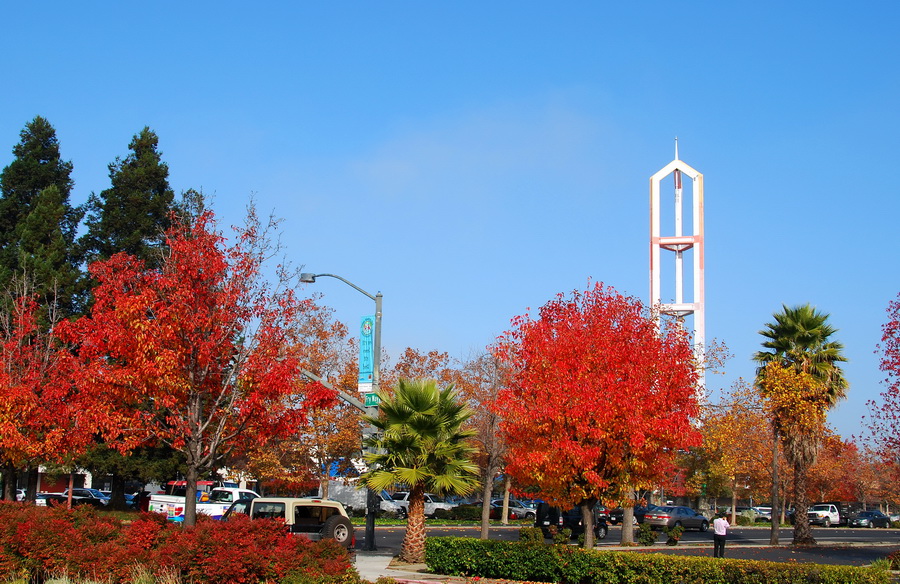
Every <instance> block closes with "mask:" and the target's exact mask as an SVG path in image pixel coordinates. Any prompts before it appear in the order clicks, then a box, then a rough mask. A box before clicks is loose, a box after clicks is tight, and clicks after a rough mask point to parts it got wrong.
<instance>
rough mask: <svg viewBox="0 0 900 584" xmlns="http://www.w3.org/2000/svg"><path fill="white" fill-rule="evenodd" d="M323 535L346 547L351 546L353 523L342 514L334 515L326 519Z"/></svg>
mask: <svg viewBox="0 0 900 584" xmlns="http://www.w3.org/2000/svg"><path fill="white" fill-rule="evenodd" d="M322 537H323V538H328V539H333V540H334V541H336V542H338V543H339V544H341V545H342V546H344V547H345V548H349V547H350V544H351V543H352V542H353V524H352V523H350V520H349V519H347V518H346V517H344V516H342V515H332V516H331V517H329V518H328V519H326V520H325V525H324V526H323V527H322Z"/></svg>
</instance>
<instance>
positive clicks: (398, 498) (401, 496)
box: [394, 493, 406, 501]
mask: <svg viewBox="0 0 900 584" xmlns="http://www.w3.org/2000/svg"><path fill="white" fill-rule="evenodd" d="M405 500H406V493H394V501H405Z"/></svg>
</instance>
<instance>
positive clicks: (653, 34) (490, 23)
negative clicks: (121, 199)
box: [0, 1, 900, 435]
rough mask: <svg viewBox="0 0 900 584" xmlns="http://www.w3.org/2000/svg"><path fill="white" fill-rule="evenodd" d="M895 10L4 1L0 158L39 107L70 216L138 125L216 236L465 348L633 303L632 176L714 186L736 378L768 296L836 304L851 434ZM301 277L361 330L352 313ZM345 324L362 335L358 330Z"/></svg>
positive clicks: (396, 342) (392, 333)
mask: <svg viewBox="0 0 900 584" xmlns="http://www.w3.org/2000/svg"><path fill="white" fill-rule="evenodd" d="M898 22H900V4H898V3H896V2H884V1H880V2H867V1H863V2H858V3H855V4H852V5H848V4H847V3H838V2H832V1H824V2H823V1H819V2H805V1H804V2H771V1H763V2H754V3H741V4H735V3H728V2H724V3H723V2H617V3H610V2H568V3H543V2H542V3H537V2H523V1H516V2H444V3H437V2H353V3H350V2H344V3H339V2H334V3H311V2H309V3H304V2H280V3H270V2H263V3H257V4H253V5H250V4H247V3H245V2H241V3H236V2H222V1H220V2H215V3H213V2H167V1H161V2H151V3H142V4H135V3H130V2H84V3H71V2H43V3H39V4H35V3H28V2H16V3H7V5H6V6H5V7H4V11H3V18H2V21H0V52H2V54H3V56H4V59H3V62H4V67H3V69H4V75H3V92H2V98H0V166H5V165H6V164H8V163H9V161H10V160H11V159H12V154H11V150H12V147H13V145H14V144H15V143H16V142H17V141H18V134H19V131H20V130H21V129H22V128H23V126H24V125H25V123H26V122H28V121H29V120H31V119H32V118H33V117H34V116H35V115H41V116H44V117H46V118H48V119H49V120H50V122H51V123H52V124H53V125H54V126H55V127H56V130H57V135H58V137H59V140H60V144H61V149H62V154H63V157H64V158H65V159H67V160H71V161H72V162H73V163H74V165H75V172H74V179H75V182H76V184H75V190H74V194H73V202H74V203H76V204H77V203H81V202H83V201H84V200H86V198H87V196H88V195H89V194H90V193H91V192H99V191H101V190H102V189H104V188H106V187H107V186H108V184H109V180H108V176H107V165H108V164H109V163H110V162H112V161H113V160H114V159H115V158H116V157H117V156H123V157H124V156H125V155H126V154H127V153H128V151H127V145H128V142H129V141H130V139H131V137H132V135H134V134H135V133H136V132H138V131H139V130H140V129H141V128H142V127H143V126H144V125H149V126H150V127H151V128H152V129H153V130H155V131H156V132H157V133H158V135H159V137H160V149H161V151H162V152H163V157H164V159H165V161H166V162H167V163H168V164H169V167H170V169H171V174H170V180H171V183H172V186H173V188H174V189H175V190H176V191H178V192H180V191H182V190H184V189H187V188H190V187H193V188H202V189H203V191H204V192H205V193H206V194H208V195H212V196H213V197H214V202H213V207H214V209H215V210H216V211H217V213H218V214H219V216H220V217H221V218H222V220H223V221H224V222H225V224H231V223H235V222H238V221H239V220H240V218H241V216H242V214H243V209H244V207H245V205H246V203H247V201H248V199H249V197H250V196H251V194H255V197H256V200H257V203H258V206H259V208H260V209H261V210H262V211H264V212H268V211H274V212H275V214H277V215H279V216H281V217H283V218H284V220H285V230H286V231H285V239H284V242H285V244H286V245H287V247H288V251H289V253H290V257H291V258H292V260H293V261H294V262H295V263H296V264H298V265H305V267H306V269H308V270H309V271H314V272H332V273H336V274H340V275H342V276H344V277H346V278H348V279H350V280H352V281H353V282H355V283H357V284H358V285H359V286H361V287H362V288H364V289H366V290H368V291H370V292H376V291H379V290H380V291H381V292H383V293H384V337H385V346H386V348H387V350H388V351H389V353H391V354H392V355H395V356H396V355H397V354H398V353H399V352H400V351H401V350H402V349H403V348H404V347H406V346H412V347H416V348H419V349H421V350H425V351H427V350H431V349H438V350H441V351H447V352H449V353H450V354H451V355H452V356H454V357H465V356H467V355H469V354H470V353H471V352H472V351H477V350H480V349H482V348H483V347H484V346H485V345H486V344H488V343H490V342H491V341H492V340H493V339H494V338H495V337H496V336H497V335H499V334H501V333H502V332H503V331H504V330H506V329H507V328H508V325H509V320H510V318H511V317H513V316H515V315H518V314H521V313H523V312H525V311H526V310H527V309H528V308H529V307H530V308H532V309H536V308H537V307H539V306H540V305H541V304H543V303H544V302H546V301H547V300H549V299H550V298H552V297H553V296H554V295H555V294H556V293H559V292H570V291H572V290H574V289H584V287H585V286H586V285H587V283H588V280H589V279H593V280H599V281H603V282H605V283H607V284H609V285H612V286H614V287H615V288H616V289H618V290H619V291H621V292H625V293H628V294H631V295H635V296H638V297H640V298H641V299H643V300H646V299H647V297H648V293H649V291H648V178H649V177H650V175H652V174H653V173H654V172H656V171H657V170H658V169H660V168H661V167H662V166H664V165H665V164H666V163H668V162H669V161H670V160H671V159H672V158H673V139H674V137H675V136H678V137H679V139H680V154H681V158H682V159H683V160H685V161H686V162H688V163H689V164H690V165H692V166H693V167H694V168H696V169H697V170H699V171H700V172H702V173H704V175H705V179H706V226H707V258H706V276H707V279H706V285H707V299H708V308H707V334H708V336H709V337H714V338H717V339H719V340H721V341H723V342H725V343H726V344H727V345H728V347H729V348H730V350H731V352H732V353H733V354H734V358H733V359H731V361H729V362H728V364H727V371H726V374H725V375H724V376H713V377H710V378H709V384H710V385H711V386H713V387H716V386H727V385H730V383H731V381H732V380H734V379H736V378H737V377H740V376H744V377H750V376H752V375H753V371H754V365H753V363H752V362H751V361H750V355H751V354H752V353H753V352H754V351H755V350H757V349H758V347H759V341H760V338H759V336H758V335H757V331H758V330H759V329H760V328H762V326H763V324H764V323H765V322H767V321H768V320H769V318H770V316H771V314H772V313H773V312H774V311H776V310H778V309H779V308H780V307H781V304H782V303H787V304H798V303H805V302H810V303H812V304H814V305H816V306H817V307H818V308H819V309H821V310H824V311H826V312H829V313H831V315H832V319H833V324H834V325H835V326H837V327H838V328H839V329H840V332H839V333H838V335H837V337H838V340H840V341H842V342H843V343H844V344H845V345H846V353H847V355H848V356H849V357H850V359H851V362H850V363H849V364H848V365H847V366H846V373H847V376H848V378H849V380H850V382H851V389H850V393H849V396H850V397H849V399H848V400H847V401H846V402H845V403H844V404H843V405H841V406H840V407H839V408H838V409H837V410H836V412H834V413H833V414H832V416H831V422H832V423H833V424H834V425H835V426H836V427H837V428H838V430H839V431H840V432H841V433H842V434H844V435H849V434H855V433H858V432H860V428H861V422H860V417H861V416H862V415H863V414H864V413H865V411H866V408H865V403H866V401H867V400H869V399H872V398H875V397H877V395H878V393H879V391H880V390H881V388H880V385H879V380H880V379H881V377H882V376H881V374H880V373H879V371H878V369H877V355H876V354H875V353H874V351H875V345H876V343H877V342H878V340H879V338H880V326H881V324H882V322H883V321H884V319H885V308H886V306H887V304H888V302H889V300H891V299H892V298H895V297H896V296H897V293H898V292H900V275H898V269H897V268H898V265H900V262H898V259H897V251H896V250H897V239H896V235H897V231H898V230H897V223H898V211H900V203H898V195H897V179H896V177H895V176H894V175H893V173H894V172H895V171H896V168H897V160H898V159H900V108H898V104H900V64H898V55H900V35H898V34H897V31H896V27H897V23H898ZM314 286H315V288H314V290H316V291H318V292H322V293H324V294H325V303H326V304H328V305H330V306H332V307H334V308H335V310H336V311H337V314H338V316H339V317H341V318H342V319H345V320H346V321H348V322H350V323H356V322H357V321H358V317H359V316H360V315H362V314H366V313H368V312H371V309H370V307H371V302H370V301H368V300H367V299H365V298H364V297H363V296H361V295H359V294H358V293H356V292H354V291H353V290H351V289H349V288H347V287H346V286H344V285H343V284H341V283H340V282H337V281H335V280H321V281H320V282H319V283H317V284H315V285H314ZM354 326H356V325H355V324H354Z"/></svg>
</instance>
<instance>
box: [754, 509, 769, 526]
mask: <svg viewBox="0 0 900 584" xmlns="http://www.w3.org/2000/svg"><path fill="white" fill-rule="evenodd" d="M753 509H754V510H755V511H756V520H757V521H767V522H769V523H771V522H772V508H771V507H754V508H753Z"/></svg>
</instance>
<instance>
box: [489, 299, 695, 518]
mask: <svg viewBox="0 0 900 584" xmlns="http://www.w3.org/2000/svg"><path fill="white" fill-rule="evenodd" d="M513 325H514V328H513V330H512V331H511V332H508V333H507V334H506V336H505V337H504V338H502V339H501V340H500V343H499V344H498V346H497V347H496V349H495V354H496V356H497V357H498V358H500V359H503V360H507V361H509V362H510V363H511V364H512V365H513V369H514V370H515V371H516V373H515V374H514V375H513V379H512V381H511V382H510V383H509V385H508V386H507V387H505V388H504V389H503V390H501V392H500V395H499V399H498V400H497V404H499V406H500V407H498V408H497V410H498V413H500V414H501V415H502V416H504V417H505V422H504V423H503V430H504V432H505V434H506V438H507V442H508V444H509V450H510V452H509V455H508V456H507V461H508V464H507V467H506V470H507V472H508V473H509V474H510V475H511V476H512V477H513V479H514V481H516V482H517V484H519V485H523V486H525V485H533V486H535V487H537V488H538V490H539V491H540V492H541V493H542V495H543V496H544V498H546V499H548V500H549V501H551V502H554V503H561V504H563V503H564V504H574V503H579V502H581V501H584V500H590V499H601V500H608V501H613V500H621V499H623V498H624V497H625V496H626V495H627V493H628V492H630V491H631V490H632V489H637V488H646V487H649V486H651V485H652V484H653V483H654V482H655V481H657V480H659V479H661V478H663V477H664V476H665V475H666V473H667V472H669V470H670V469H671V468H672V466H671V461H672V458H673V456H674V455H675V453H676V451H677V450H679V449H683V448H687V447H689V446H692V445H695V444H697V443H698V442H699V434H698V432H697V431H696V430H695V429H694V428H693V426H692V425H691V422H692V420H693V419H694V418H695V417H696V416H697V415H698V404H697V386H696V383H697V370H696V367H695V362H694V355H693V351H692V348H691V345H690V342H689V339H688V337H687V335H686V334H685V333H684V332H683V331H682V330H681V329H680V328H678V327H669V328H668V329H667V330H665V331H663V332H660V331H659V330H658V328H657V325H656V323H655V322H654V321H653V320H652V319H650V318H648V317H647V316H646V315H645V314H644V310H643V307H642V305H641V303H640V301H638V300H636V299H634V298H629V297H625V296H622V295H620V294H618V293H617V292H615V291H614V290H613V289H611V288H605V287H603V285H602V284H597V285H596V286H594V288H593V289H589V290H587V291H586V292H583V293H577V292H576V293H574V294H573V296H572V297H571V298H564V297H563V296H562V295H560V296H558V297H557V298H556V299H555V300H553V301H551V302H549V303H547V304H546V305H544V306H543V307H542V308H541V309H540V314H539V318H538V319H536V320H534V319H531V318H529V316H528V315H526V316H521V317H518V318H516V319H514V320H513Z"/></svg>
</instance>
